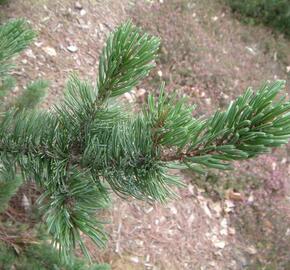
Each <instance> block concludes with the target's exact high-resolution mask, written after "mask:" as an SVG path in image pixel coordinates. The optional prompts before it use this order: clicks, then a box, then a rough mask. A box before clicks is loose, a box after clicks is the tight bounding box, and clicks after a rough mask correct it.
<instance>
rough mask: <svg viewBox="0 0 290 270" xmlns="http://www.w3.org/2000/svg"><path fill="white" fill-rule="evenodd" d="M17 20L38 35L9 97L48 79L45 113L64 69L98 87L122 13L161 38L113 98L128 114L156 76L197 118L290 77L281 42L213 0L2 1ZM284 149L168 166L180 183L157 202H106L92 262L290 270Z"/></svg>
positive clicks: (128, 267)
mask: <svg viewBox="0 0 290 270" xmlns="http://www.w3.org/2000/svg"><path fill="white" fill-rule="evenodd" d="M19 17H22V18H26V19H28V20H29V22H30V23H31V25H32V27H33V28H34V29H35V30H36V31H37V32H38V37H37V39H36V40H35V42H34V43H33V44H32V46H30V48H29V49H27V50H26V51H25V52H24V53H23V54H22V55H21V56H20V57H18V58H17V59H16V61H17V69H16V70H15V71H14V76H15V77H16V78H17V80H18V85H17V86H16V87H15V89H13V93H12V94H13V95H17V94H19V93H20V92H21V91H22V89H23V88H24V87H25V85H26V84H27V83H28V82H30V81H32V80H35V79H37V78H44V79H47V80H49V81H50V88H49V91H48V95H47V97H46V99H45V101H44V102H43V104H42V105H41V106H42V108H49V107H51V106H52V105H53V104H55V103H58V102H60V101H61V98H62V94H63V90H64V88H65V82H66V79H67V78H68V75H69V73H70V72H78V73H79V74H80V75H81V76H82V77H83V78H87V79H90V80H92V81H95V79H96V72H97V65H98V55H99V53H100V51H101V49H102V46H103V45H104V43H105V40H106V37H107V35H108V33H109V32H110V31H112V30H113V29H114V28H115V27H116V26H117V25H118V24H120V23H121V22H124V21H125V20H127V19H128V18H131V19H132V20H133V22H134V23H135V24H137V25H139V26H141V27H142V28H144V29H145V30H146V31H148V32H149V33H152V34H155V35H158V36H160V37H161V39H162V45H161V49H160V53H159V59H158V63H157V68H156V69H155V70H154V71H152V73H151V74H150V76H149V78H148V79H147V80H146V81H145V82H144V83H142V84H141V85H139V86H138V87H137V88H136V89H134V91H133V92H132V93H131V94H127V95H125V96H124V97H122V99H123V102H125V103H130V104H131V106H132V107H134V106H135V105H136V106H138V104H140V103H141V102H143V101H144V99H145V97H146V95H147V94H148V92H151V91H153V92H154V91H156V90H157V89H158V86H159V84H160V82H161V81H165V82H166V87H167V91H170V92H176V93H177V96H184V95H186V96H188V97H189V102H190V103H195V104H197V105H198V106H197V110H196V115H201V114H206V115H209V114H210V113H212V112H213V111H214V110H216V109H217V108H218V107H221V108H223V107H225V106H226V105H227V104H228V103H229V101H230V100H231V99H232V98H235V97H237V96H238V95H239V94H241V93H242V92H243V91H244V90H245V89H246V88H247V87H248V86H253V87H258V86H259V85H261V84H262V83H263V82H264V81H266V80H273V79H277V78H279V79H286V80H287V79H289V77H290V42H289V41H288V40H286V39H285V38H284V37H283V36H282V35H281V34H277V33H273V32H272V31H271V30H270V29H268V28H265V27H263V26H248V25H243V24H241V23H240V22H239V21H238V20H237V19H235V17H234V15H233V14H232V13H231V12H230V10H229V9H228V8H227V6H226V5H225V4H224V3H223V2H222V1H221V0H220V1H219V0H216V1H215V0H204V1H198V0H159V1H157V0H156V1H149V0H147V1H145V0H135V1H134V0H131V1H130V0H118V1H116V0H115V1H114V0H103V1H93V0H92V1H68V0H64V1H57V0H50V1H48V0H23V1H17V0H10V1H9V4H7V5H6V6H3V7H0V18H1V20H6V19H9V18H19ZM287 92H289V86H287ZM289 153H290V147H289V146H288V147H284V148H281V149H275V150H273V152H272V154H271V155H264V156H261V157H260V158H259V159H257V160H254V161H247V162H242V163H239V164H236V169H235V170H234V171H231V172H228V173H220V172H217V171H210V172H209V173H208V174H207V175H206V176H202V177H201V176H198V175H195V174H192V173H190V172H179V171H176V172H175V173H176V174H179V175H182V177H183V178H184V181H185V182H186V183H187V184H188V188H185V189H183V190H179V191H178V193H179V195H180V199H178V200H175V201H171V202H169V203H168V204H166V205H160V204H156V205H148V204H146V203H142V202H139V201H136V200H131V201H123V200H121V199H119V198H113V204H112V208H111V209H110V210H109V212H108V213H107V214H106V217H107V219H108V221H109V222H110V224H108V225H107V230H108V233H109V235H110V241H109V243H108V248H107V249H106V250H104V251H102V250H98V249H96V248H95V247H94V246H93V245H91V244H90V243H89V242H88V245H90V247H91V248H90V250H91V253H92V255H93V258H94V260H96V261H100V262H107V263H110V264H111V265H112V269H113V270H115V269H116V270H139V269H154V270H157V269H160V270H161V269H162V270H163V269H164V270H171V269H172V270H173V269H184V270H186V269H190V270H195V269H201V270H206V269H231V270H232V269H233V270H234V269H237V270H238V269H269V270H272V269H290V255H289V254H290V253H289V251H290V229H289V224H290V223H289V209H290V208H289V207H290V205H289V200H290V189H289V178H290V177H289V175H290V158H289ZM288 253H289V254H288Z"/></svg>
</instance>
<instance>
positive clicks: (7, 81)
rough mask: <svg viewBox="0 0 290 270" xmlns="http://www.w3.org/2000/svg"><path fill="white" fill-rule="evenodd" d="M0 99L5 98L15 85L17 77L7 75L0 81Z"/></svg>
mask: <svg viewBox="0 0 290 270" xmlns="http://www.w3.org/2000/svg"><path fill="white" fill-rule="evenodd" d="M0 83H1V84H0V99H1V100H3V98H4V97H5V96H7V94H8V93H9V91H10V90H11V89H12V88H13V87H14V86H15V83H16V82H15V79H14V78H13V77H12V76H5V77H3V78H2V81H1V82H0Z"/></svg>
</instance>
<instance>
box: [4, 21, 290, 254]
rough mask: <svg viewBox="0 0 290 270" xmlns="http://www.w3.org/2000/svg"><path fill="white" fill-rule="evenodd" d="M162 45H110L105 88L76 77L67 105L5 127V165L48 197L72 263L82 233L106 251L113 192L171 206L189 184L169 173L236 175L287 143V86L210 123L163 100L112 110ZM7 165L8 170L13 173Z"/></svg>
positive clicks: (11, 116)
mask: <svg viewBox="0 0 290 270" xmlns="http://www.w3.org/2000/svg"><path fill="white" fill-rule="evenodd" d="M158 45H159V40H158V39H157V38H154V37H149V36H148V35H146V34H142V33H141V31H140V29H137V28H136V27H134V26H133V25H132V24H131V23H126V24H124V25H122V26H121V27H119V28H118V29H117V30H116V31H115V32H114V33H113V34H112V35H111V36H110V37H109V39H108V42H107V45H106V47H105V49H104V50H103V53H102V55H101V57H100V61H99V63H100V65H99V77H98V82H97V87H94V85H92V84H91V83H90V82H87V81H81V80H80V79H79V78H78V77H77V76H76V75H72V76H71V77H70V79H69V82H68V84H67V91H66V94H65V98H64V101H63V103H62V104H61V105H58V106H56V107H55V108H54V109H53V110H50V111H37V110H35V111H33V110H21V111H17V110H11V111H8V112H6V113H5V114H4V115H3V117H2V119H1V123H0V160H1V162H2V163H3V166H4V169H7V170H8V169H9V166H8V165H7V164H15V168H16V169H18V170H20V171H21V172H22V174H23V176H24V177H25V178H26V179H31V178H32V179H34V180H35V181H36V183H37V184H38V185H39V187H40V188H42V189H43V191H44V192H43V196H41V198H40V199H39V203H40V204H41V205H42V210H43V214H44V220H45V221H46V224H47V226H48V231H49V232H50V233H51V235H52V238H53V240H54V243H55V244H56V245H58V246H59V250H60V252H61V254H62V255H63V256H64V258H68V255H69V253H70V252H72V251H73V249H74V248H75V247H76V246H77V245H78V244H79V245H80V247H81V248H82V250H83V251H84V253H85V254H87V255H88V252H87V250H86V247H85V245H84V243H83V242H82V239H81V233H84V234H86V235H88V236H89V237H90V238H91V239H92V240H93V241H94V242H95V243H96V244H97V245H98V246H101V247H102V246H104V242H105V240H106V236H105V233H104V231H103V229H102V222H100V221H99V220H98V218H97V217H96V215H95V213H96V212H99V211H100V210H101V209H103V208H105V207H106V206H107V204H108V202H109V195H110V191H113V192H115V193H116V194H118V195H119V196H121V197H124V198H126V197H128V196H133V197H135V198H137V199H142V200H147V201H153V200H158V201H161V202H164V201H166V199H167V198H169V197H173V196H175V194H174V192H173V190H172V187H175V186H181V185H182V184H181V181H180V180H178V179H176V178H175V177H172V176H170V175H169V173H168V168H169V167H171V166H172V165H174V166H181V167H184V166H187V167H189V168H192V169H194V170H195V171H198V172H200V171H204V170H205V169H206V168H218V169H228V168H230V162H231V161H232V160H240V159H247V158H252V157H255V156H257V155H258V154H262V153H265V152H266V151H268V150H269V149H270V148H271V147H276V146H280V145H282V144H285V143H287V141H288V139H289V137H290V117H289V116H290V113H289V111H290V104H289V102H288V101H286V100H285V98H282V99H280V100H278V101H275V100H276V96H277V95H278V94H279V92H280V91H281V90H282V89H283V88H284V82H282V81H277V82H275V83H267V84H266V85H265V86H264V87H262V88H261V89H260V90H259V91H258V92H257V93H256V94H254V92H253V91H252V90H251V89H248V90H247V91H246V93H245V94H244V95H243V96H241V97H239V98H237V99H236V101H234V102H232V103H231V104H230V106H229V107H228V109H227V110H226V111H224V112H220V111H218V112H217V113H216V114H215V115H214V116H212V117H210V118H209V119H205V120H203V119H195V118H193V117H192V110H193V109H194V107H190V106H187V104H186V102H185V101H184V100H178V101H176V100H175V98H174V97H172V98H168V97H167V96H166V95H165V94H164V86H162V87H161V91H160V95H159V97H158V99H155V98H154V97H153V96H150V97H149V100H148V105H147V107H146V108H145V109H144V110H143V112H141V113H139V114H135V115H133V116H130V115H128V113H125V112H124V110H122V108H119V107H118V106H116V103H115V104H114V103H112V98H113V97H116V96H118V95H120V94H122V93H125V92H127V91H129V90H130V89H132V87H134V86H135V85H136V84H137V83H138V82H139V80H140V79H141V78H143V77H144V76H145V75H146V74H148V72H149V70H150V69H151V68H152V63H153V62H154V59H155V54H156V51H157V49H158ZM5 164H6V165H5Z"/></svg>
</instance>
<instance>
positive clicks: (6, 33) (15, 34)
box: [0, 20, 35, 78]
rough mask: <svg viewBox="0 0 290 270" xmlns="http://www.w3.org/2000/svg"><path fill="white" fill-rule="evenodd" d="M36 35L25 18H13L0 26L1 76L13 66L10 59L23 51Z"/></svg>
mask: <svg viewBox="0 0 290 270" xmlns="http://www.w3.org/2000/svg"><path fill="white" fill-rule="evenodd" d="M34 37H35V33H34V32H33V31H32V30H31V29H30V28H29V27H28V26H27V23H26V22H25V21H24V20H12V21H10V22H8V23H6V24H4V25H1V26H0V52H1V53H0V78H2V77H4V76H5V75H7V72H8V71H9V70H10V68H11V67H12V66H11V64H10V63H9V61H10V59H11V58H12V57H13V56H15V55H16V54H18V53H20V52H21V51H23V50H24V49H25V48H26V47H27V46H28V45H29V44H30V42H31V41H32V40H33V39H34Z"/></svg>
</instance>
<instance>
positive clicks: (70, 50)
mask: <svg viewBox="0 0 290 270" xmlns="http://www.w3.org/2000/svg"><path fill="white" fill-rule="evenodd" d="M66 48H67V50H68V51H69V52H71V53H75V52H76V51H77V50H78V47H77V46H75V45H69V46H67V47H66Z"/></svg>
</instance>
